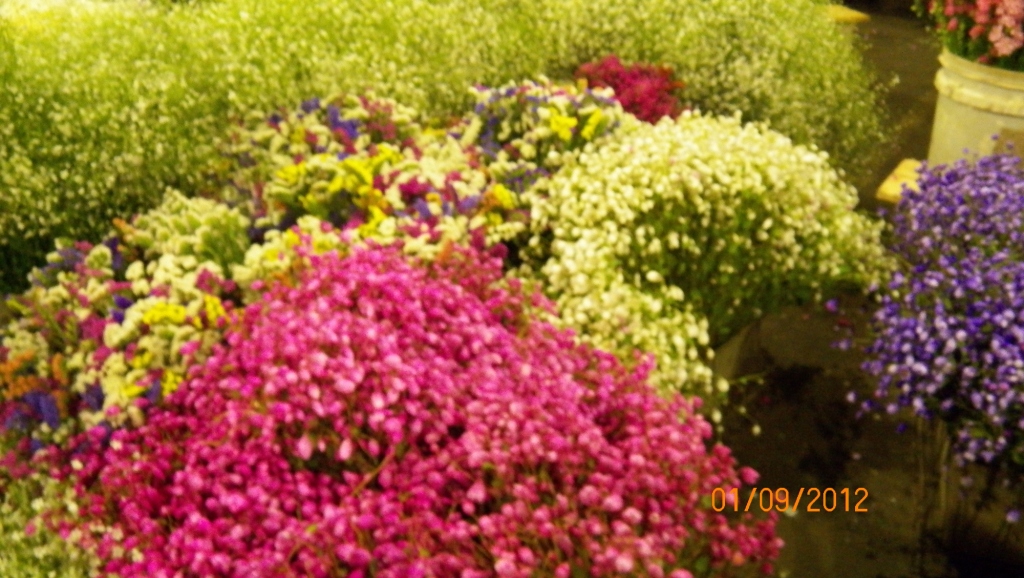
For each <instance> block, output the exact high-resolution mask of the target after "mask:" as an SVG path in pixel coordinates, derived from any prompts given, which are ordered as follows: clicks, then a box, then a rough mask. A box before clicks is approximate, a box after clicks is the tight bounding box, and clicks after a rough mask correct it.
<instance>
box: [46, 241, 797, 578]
mask: <svg viewBox="0 0 1024 578" xmlns="http://www.w3.org/2000/svg"><path fill="white" fill-rule="evenodd" d="M305 243H306V244H305V245H303V246H300V248H302V250H304V251H306V252H307V254H306V257H307V258H308V259H309V263H310V266H309V267H308V268H307V269H305V270H303V271H302V272H301V273H300V274H299V275H298V276H296V277H295V278H294V279H293V280H291V281H290V282H281V283H276V284H274V285H273V286H271V287H269V288H268V289H266V292H265V295H264V297H263V298H262V300H260V301H258V302H256V303H253V304H252V305H250V306H248V307H246V308H245V309H244V310H239V311H236V313H235V316H234V320H233V321H232V323H231V328H230V329H229V330H228V332H227V335H226V342H225V344H224V345H223V346H218V347H217V348H216V349H215V351H214V353H213V354H212V356H211V357H210V358H209V359H208V360H207V361H206V362H205V363H203V364H201V365H197V366H194V367H193V368H192V369H191V370H190V372H189V374H188V376H187V378H186V380H185V382H184V383H183V384H182V385H181V386H180V388H179V389H178V391H177V392H176V393H174V394H173V395H171V396H170V397H169V398H168V400H166V402H165V403H162V404H161V405H160V406H156V407H153V408H151V409H150V411H149V418H148V420H147V421H146V423H145V424H144V425H142V426H141V427H139V428H137V429H134V430H119V431H116V432H114V433H113V435H112V437H111V439H110V443H109V445H107V446H106V449H103V447H104V446H102V445H101V444H98V443H91V442H90V443H88V444H82V443H79V444H77V446H76V450H75V451H76V453H75V454H74V455H63V456H62V455H58V452H57V451H56V450H54V451H53V454H52V455H53V456H54V457H55V458H57V459H58V460H61V461H60V462H59V463H63V464H71V465H70V466H68V465H64V466H62V469H63V471H64V475H66V476H68V478H69V479H71V480H73V481H74V482H75V484H76V488H77V492H78V506H79V507H78V508H77V510H78V511H77V514H76V515H68V516H66V517H64V518H63V519H62V520H55V523H57V524H58V525H59V526H60V528H61V530H62V531H63V532H64V533H65V535H69V534H71V533H74V534H76V535H81V536H83V537H84V538H82V540H83V545H85V546H86V547H88V548H91V549H93V550H94V551H95V552H96V553H97V554H98V555H99V556H100V558H101V559H102V560H103V561H104V571H105V574H106V575H114V574H116V575H118V576H121V577H122V578H132V577H141V576H146V577H149V578H164V577H167V578H169V577H171V576H232V577H243V576H244V577H247V578H248V577H260V576H268V577H269V576H324V577H326V576H335V575H345V576H350V577H363V576H377V577H380V578H386V577H402V578H405V577H425V576H438V577H445V576H460V577H464V578H471V577H481V578H482V577H486V576H500V577H524V578H525V577H528V576H536V575H543V576H555V577H558V578H569V577H570V576H611V575H643V576H652V577H663V576H667V577H671V578H689V577H691V576H692V572H700V571H702V570H708V569H710V570H712V571H714V572H715V575H717V576H733V575H737V574H741V573H751V572H757V571H764V572H770V571H771V561H772V560H773V559H774V558H775V557H776V556H777V554H778V550H779V548H780V546H781V542H780V540H778V539H777V538H776V537H775V534H774V525H775V517H774V516H772V517H770V518H769V519H767V520H758V519H754V518H752V517H751V516H749V515H747V514H744V515H742V517H729V516H726V515H724V514H719V513H715V512H713V511H712V510H711V509H710V508H709V507H708V505H707V504H706V499H707V496H710V494H711V490H712V489H713V488H715V487H719V486H725V487H730V486H740V485H742V484H744V483H746V484H752V483H754V482H755V481H756V473H754V472H753V471H752V470H749V469H748V468H742V469H739V470H737V469H736V466H735V460H734V458H733V457H732V455H731V454H730V452H729V450H728V449H727V448H725V447H724V446H721V445H714V446H713V447H711V448H710V449H709V447H708V445H707V444H708V442H707V440H708V438H709V436H710V435H711V427H710V425H709V424H708V423H707V422H706V421H705V420H704V419H703V418H702V417H701V416H700V415H699V414H698V413H696V410H697V408H698V406H699V403H700V402H699V401H698V400H695V399H694V400H688V399H684V398H682V397H679V396H676V397H673V398H671V399H664V398H661V397H659V396H657V395H656V394H655V393H654V391H653V390H652V389H651V388H650V387H649V386H648V384H647V383H646V373H647V371H648V370H649V369H650V368H649V367H647V366H644V367H641V368H639V369H636V370H627V369H625V368H624V367H623V366H622V365H621V364H620V363H619V362H618V361H617V360H616V359H615V358H614V357H613V356H611V355H610V354H607V353H604V352H601V351H597V350H594V349H592V348H590V347H589V346H585V345H578V344H576V343H575V342H574V339H573V335H572V334H571V333H570V332H566V331H561V330H557V329H555V328H553V327H551V326H550V325H548V324H546V323H541V322H538V321H534V320H532V318H531V315H530V311H531V309H533V308H535V307H550V305H549V304H547V303H546V302H544V301H543V299H542V298H541V297H539V296H537V295H531V294H528V293H527V292H526V291H525V290H524V289H523V288H521V287H520V286H519V284H518V283H517V282H516V281H510V280H506V279H505V278H503V276H502V269H501V262H500V260H498V259H494V258H490V257H485V256H483V255H482V254H480V253H478V252H476V251H473V250H468V249H450V250H447V251H445V252H444V253H443V254H441V255H440V256H439V257H438V258H437V259H436V260H435V261H433V262H431V263H428V264H420V263H414V262H411V261H410V260H409V258H407V257H404V256H403V255H402V253H401V249H400V248H399V247H397V246H392V247H387V248H381V247H379V246H370V247H369V248H364V249H355V250H354V251H353V253H352V254H351V255H350V256H348V257H344V258H343V257H339V256H338V255H337V254H336V253H334V252H330V253H327V254H323V255H316V254H314V253H315V252H314V251H312V250H311V249H310V247H309V244H308V243H309V241H308V239H307V240H306V241H305ZM303 247H304V248H303ZM105 435H106V434H105V432H103V431H99V430H93V431H91V432H89V433H88V434H87V435H85V436H84V437H82V438H79V442H89V441H90V440H91V439H92V436H97V437H102V436H105ZM92 441H96V440H92ZM87 446H88V447H87ZM83 448H85V449H83ZM75 530H79V532H74V531H75Z"/></svg>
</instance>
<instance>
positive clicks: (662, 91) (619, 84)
mask: <svg viewBox="0 0 1024 578" xmlns="http://www.w3.org/2000/svg"><path fill="white" fill-rule="evenodd" d="M576 78H583V79H586V81H587V84H589V85H590V86H594V87H599V88H605V87H608V88H611V89H612V90H614V91H615V98H616V99H617V100H618V101H619V102H620V103H621V104H622V108H623V109H625V110H626V112H629V113H631V114H632V115H633V116H635V117H637V118H639V119H640V120H643V121H647V122H650V123H656V122H658V121H659V120H661V118H662V117H663V116H669V117H672V118H675V117H677V116H679V114H680V113H681V112H682V111H683V107H682V106H681V105H680V104H679V99H678V98H676V93H677V92H678V91H679V90H682V88H683V87H684V86H685V85H684V84H683V83H682V82H679V81H677V80H675V78H674V73H673V72H672V69H671V68H668V67H667V66H652V65H649V64H633V65H630V66H623V64H622V62H621V61H619V58H618V57H617V56H615V55H610V56H606V57H605V59H604V60H601V61H600V62H588V63H586V64H583V65H581V66H580V67H579V68H578V69H577V70H576Z"/></svg>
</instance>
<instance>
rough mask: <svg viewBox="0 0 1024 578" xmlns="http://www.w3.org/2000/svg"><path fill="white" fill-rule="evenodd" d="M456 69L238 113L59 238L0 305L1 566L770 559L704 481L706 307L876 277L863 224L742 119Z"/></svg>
mask: <svg viewBox="0 0 1024 578" xmlns="http://www.w3.org/2000/svg"><path fill="white" fill-rule="evenodd" d="M638 69H639V70H644V71H653V70H657V69H654V68H638ZM660 71H661V72H659V74H666V76H662V77H661V78H662V79H663V80H664V79H665V78H671V76H670V74H669V73H668V72H665V69H660ZM627 88H628V87H627ZM469 93H470V95H471V96H472V97H473V98H474V99H475V101H476V104H475V106H473V107H472V108H471V110H470V111H469V112H468V113H466V114H465V115H463V116H462V117H459V118H455V119H452V120H448V121H447V122H445V121H429V120H425V119H424V118H423V117H421V116H420V115H419V114H418V113H417V112H416V111H414V110H413V109H411V108H407V107H406V106H404V105H402V104H400V103H398V102H397V101H395V100H391V99H388V98H381V97H379V96H376V95H375V94H373V93H365V94H363V95H359V96H356V95H342V96H335V97H327V98H313V99H308V100H306V101H303V102H302V103H301V105H300V106H299V107H297V108H295V109H287V108H284V109H278V110H277V111H274V112H271V113H269V114H267V113H264V114H260V115H251V116H250V117H249V118H247V119H242V120H240V121H239V122H238V123H237V124H236V126H235V127H234V128H232V129H231V130H230V131H229V132H228V134H227V136H226V137H225V138H224V139H223V140H222V141H221V142H220V144H218V145H217V146H218V149H219V150H220V151H221V154H222V155H223V157H222V158H223V161H222V163H221V165H220V166H219V167H215V170H217V171H220V174H219V175H218V177H217V178H218V180H220V181H221V182H224V183H225V186H224V187H223V188H222V189H221V190H216V191H210V192H208V193H207V194H206V195H205V196H202V197H194V198H188V197H186V196H184V195H182V194H181V193H179V192H178V191H176V190H173V189H169V190H167V191H166V192H165V195H164V200H163V202H162V203H161V204H160V205H159V206H158V207H156V208H155V209H152V210H149V211H146V212H144V213H141V214H139V215H137V216H135V217H133V218H130V219H127V220H123V219H115V220H114V221H113V227H112V228H111V229H109V232H108V234H107V236H106V237H104V238H103V239H101V240H100V242H97V243H90V242H87V241H78V242H73V243H72V242H65V241H61V242H60V243H58V245H57V250H56V251H55V252H52V253H51V254H50V255H49V257H48V258H47V262H46V264H45V265H44V266H42V267H38V268H36V269H35V270H34V271H33V273H32V276H31V281H32V287H31V288H30V289H28V290H27V291H25V292H23V293H21V294H19V295H14V296H12V297H11V298H9V299H8V300H7V303H6V305H5V308H6V313H5V314H4V317H5V318H6V321H5V323H6V326H5V327H4V328H3V330H2V333H0V336H2V341H0V391H2V396H3V397H2V405H0V411H2V413H3V418H4V422H3V423H4V429H3V432H4V433H3V437H2V440H3V446H4V451H5V455H4V457H3V462H2V463H3V467H2V468H0V483H2V488H3V501H2V503H0V509H2V511H4V512H5V513H6V515H5V518H4V522H3V526H2V530H3V532H4V533H3V535H2V536H0V540H2V542H3V544H4V547H5V549H7V550H10V551H11V554H10V555H9V556H6V557H0V573H2V574H4V575H7V574H9V575H25V576H34V575H39V576H45V575H60V576H94V575H99V576H120V577H122V578H126V577H129V576H142V575H147V576H149V575H152V576H176V575H187V576H282V575H289V576H291V575H293V576H328V575H337V574H338V573H339V572H340V573H342V574H344V575H353V576H415V575H419V576H492V575H496V576H529V575H533V574H532V572H536V571H539V572H541V574H543V575H551V576H569V577H571V576H580V575H586V576H591V575H592V576H603V575H645V576H648V575H649V576H672V577H676V578H683V577H687V576H733V575H751V574H758V573H764V572H771V568H772V563H773V561H774V559H775V558H776V557H777V555H778V552H779V548H780V547H781V541H780V540H779V539H778V538H777V537H776V536H775V531H774V522H775V514H771V515H768V516H757V517H755V516H753V515H752V514H750V513H742V514H735V515H733V514H730V515H726V514H725V513H724V512H717V511H715V510H713V509H712V508H710V506H709V502H708V501H707V500H708V496H709V495H710V493H711V491H712V490H713V489H714V488H715V487H721V486H731V487H739V486H742V485H752V484H754V483H756V479H757V474H756V473H755V472H753V471H752V470H750V469H749V468H742V467H739V466H738V464H736V463H735V460H734V458H732V456H731V454H730V452H729V450H728V449H727V448H726V447H724V446H722V445H720V444H717V443H713V442H711V441H710V440H708V437H709V436H710V435H711V431H712V427H711V421H709V420H708V419H707V418H706V417H704V415H702V413H701V411H703V410H702V406H703V405H704V404H703V402H702V400H701V399H700V398H699V397H694V396H693V394H694V393H701V394H711V395H712V396H714V395H720V394H721V391H723V390H724V389H725V385H726V384H725V383H724V382H723V381H721V380H718V383H717V385H718V388H719V392H718V393H717V394H713V393H712V392H710V391H708V390H706V387H708V386H709V385H710V384H711V383H712V381H713V380H712V376H711V374H710V371H709V370H708V369H707V367H706V366H705V365H704V363H705V362H706V361H707V359H708V358H710V356H711V355H712V353H713V352H712V351H711V349H710V347H709V346H710V344H711V339H710V338H709V335H712V336H714V337H715V338H716V339H718V338H721V337H724V336H725V335H727V334H728V332H729V331H732V330H733V329H735V328H736V327H737V326H738V324H740V323H742V322H744V320H747V319H750V318H752V317H751V316H756V315H758V314H759V312H758V311H759V310H768V309H770V308H773V307H778V306H780V305H782V304H785V303H788V302H792V300H795V299H801V298H814V297H817V296H818V294H819V293H821V292H823V291H827V290H828V289H829V288H830V287H831V284H833V283H835V282H839V281H852V282H854V283H859V284H864V283H867V282H869V281H870V280H872V279H874V277H873V276H877V275H879V274H881V273H883V272H884V271H885V267H886V265H885V261H884V259H881V260H879V261H878V263H877V267H876V268H871V267H867V266H865V265H864V264H863V263H860V264H859V265H853V264H852V261H856V260H858V259H859V260H864V259H868V258H872V259H873V258H875V257H877V254H876V253H877V251H878V250H879V249H878V248H879V247H880V244H879V243H878V228H877V226H875V225H872V224H870V222H869V221H867V220H866V219H865V218H864V217H861V216H858V215H856V214H855V213H853V212H852V210H851V209H852V204H853V203H852V196H851V195H852V191H851V189H849V188H848V186H846V185H842V184H841V181H839V177H838V173H836V172H835V170H834V169H833V168H831V167H830V166H829V165H828V163H827V161H826V159H825V157H824V155H822V154H820V153H816V152H814V151H812V150H810V149H807V148H804V147H801V146H796V145H793V144H792V143H791V142H790V141H789V140H788V139H786V138H785V137H782V136H781V135H778V134H777V133H774V132H772V131H770V130H768V129H767V128H765V127H763V126H758V125H747V126H744V125H741V124H740V123H739V121H738V120H736V119H735V118H724V119H719V118H715V117H710V116H701V115H699V114H693V113H684V114H683V115H682V116H680V117H679V118H678V119H677V120H672V119H671V118H669V117H666V118H663V119H662V120H660V121H659V122H658V124H656V125H651V124H649V123H646V122H643V121H641V120H639V119H638V118H637V117H635V116H633V115H632V114H630V113H628V112H626V111H625V110H623V106H622V103H620V102H619V101H618V100H617V99H616V97H615V93H614V92H613V91H612V90H611V89H607V88H580V87H577V86H574V85H559V84H557V83H554V82H552V81H550V80H547V79H544V78H541V79H539V80H537V81H532V82H522V83H512V84H506V85H502V86H499V87H497V88H488V87H486V86H480V85H477V86H475V87H473V88H472V89H471V90H470V91H469ZM634 102H635V101H634ZM698 151H715V153H716V154H714V155H711V156H708V155H705V154H704V153H701V152H698ZM637 159H644V160H643V162H641V163H639V164H638V163H637ZM657 167H664V168H663V169H662V170H661V172H659V170H658V169H657ZM673 167H675V168H673ZM211 170H213V169H211ZM796 174H802V175H804V179H806V180H802V179H797V178H795V177H794V175H796ZM613 175H618V176H615V177H614V178H612V177H613ZM645 175H646V176H645ZM633 179H635V180H633ZM804 183H808V184H804ZM810 187H816V189H815V190H816V191H817V194H816V195H814V196H813V197H811V196H808V192H807V191H808V190H809V189H810ZM596 189H601V190H602V191H605V196H604V197H603V198H602V199H600V200H599V199H598V198H596V197H594V195H593V194H592V193H588V192H587V191H592V190H596ZM645 191H646V192H645ZM826 192H827V194H825V193H826ZM633 195H638V196H636V197H635V198H634V196H633ZM645 195H646V197H645ZM657 195H660V197H659V196H657ZM578 203H583V205H581V206H578V207H577V204H578ZM560 207H561V208H564V209H566V210H567V211H569V212H568V213H566V212H561V210H560ZM574 207H575V208H574ZM656 207H657V209H658V215H659V217H658V218H662V217H663V218H670V217H671V218H674V221H675V222H678V223H679V224H680V226H679V227H677V228H676V229H675V231H674V232H673V233H672V234H671V235H669V234H667V232H665V231H664V230H663V229H662V230H660V232H659V227H662V225H659V224H658V223H659V221H658V220H657V218H654V217H653V215H654V212H653V210H654V209H655V208H656ZM648 211H649V212H650V214H651V215H652V217H651V218H652V219H653V220H652V221H651V222H650V223H645V222H644V221H643V215H644V214H647V213H645V212H648ZM717 211H724V212H725V213H723V214H729V215H735V216H738V217H741V218H739V219H732V220H729V219H725V218H721V219H719V218H715V215H716V214H717ZM572 212H576V217H578V218H580V219H590V220H589V221H585V220H580V221H576V222H574V221H572V219H571V218H570V213H572ZM616 214H621V215H626V214H631V215H633V216H634V219H633V220H630V219H625V220H622V219H616V218H615V215H616ZM673 215H674V216H673ZM772 219H774V220H775V224H774V225H773V224H772V223H771V222H770V221H771V220H772ZM691 222H692V223H693V225H694V226H693V227H686V226H682V225H686V224H687V223H691ZM766 223H768V224H767V225H766ZM697 225H700V226H699V227H697ZM698 228H699V229H701V230H703V231H704V232H703V233H698ZM659 235H664V238H662V237H661V236H659ZM701 235H704V236H701ZM716 235H717V236H723V239H725V242H724V243H723V244H718V245H716V244H711V245H708V246H707V247H705V245H706V244H707V242H708V240H710V239H712V238H713V236H716ZM854 241H857V242H858V243H861V244H862V245H858V246H862V247H864V248H863V249H862V252H861V253H856V254H855V253H851V252H849V251H851V249H850V247H852V246H853V243H854ZM659 244H663V245H664V258H661V257H657V255H659V251H657V250H656V249H657V246H658V245H659ZM726 244H728V245H730V246H732V249H728V248H727V247H726V246H725V245H726ZM695 248H697V249H704V250H706V251H708V253H707V254H706V255H702V254H700V253H697V252H692V250H693V249H695ZM574 251H575V252H576V253H574ZM687 251H691V253H687ZM574 254H582V255H588V256H589V258H588V259H582V260H581V259H579V258H578V257H574V256H573V255H574ZM656 257H657V258H656ZM702 259H708V260H709V264H708V267H707V268H704V269H701V268H700V263H701V260H702ZM691 260H692V262H691ZM711 261H713V266H711ZM750 262H753V263H756V264H757V266H758V267H759V268H760V269H761V270H762V271H763V272H764V277H763V278H762V277H760V276H750V277H749V279H750V283H751V285H749V286H747V285H743V284H737V283H735V282H734V281H735V278H734V277H730V275H733V274H735V272H737V271H739V270H740V268H741V267H745V266H746V265H745V264H746V263H750ZM654 263H663V264H664V267H662V266H661V265H658V268H652V267H651V265H652V264H654ZM798 263H799V265H800V266H797V264H798ZM587 267H591V268H592V269H587ZM688 267H689V269H688ZM694 267H695V268H694ZM615 271H618V272H617V273H615ZM581 275H582V278H583V279H584V282H583V283H582V285H581V281H580V276H581ZM616 275H617V276H616ZM769 275H774V276H775V278H776V279H777V282H778V283H780V284H781V285H779V286H778V287H776V288H775V290H777V291H779V292H783V291H788V293H787V294H786V297H785V298H781V297H779V298H777V299H775V300H774V301H773V300H772V299H770V298H767V297H764V295H769V294H770V291H769V288H768V286H767V285H765V286H761V285H757V283H761V284H762V285H764V284H766V283H768V276H769ZM730 284H732V285H735V287H736V291H723V290H722V288H724V287H726V286H727V285H730ZM701 287H704V288H705V289H704V291H703V292H702V291H701V289H700V288H701ZM755 289H756V290H758V291H760V292H761V293H762V294H763V295H761V296H760V297H761V300H760V301H757V300H753V299H751V298H750V296H749V295H747V294H745V293H743V291H748V290H749V291H753V290H755ZM545 293H546V294H547V295H548V296H550V298H551V299H552V300H553V301H548V300H547V298H546V297H544V296H543V294H545ZM780 294H781V293H780ZM588 299H589V300H591V301H592V302H588ZM619 299H622V301H621V303H620V302H618V301H617V300H619ZM602 302H603V303H605V305H607V306H608V308H607V312H608V315H607V316H606V318H605V319H604V321H601V319H602V317H601V316H600V315H595V310H594V309H593V303H602ZM743 307H749V308H750V312H747V313H744V312H741V308H743ZM588 308H589V309H588ZM662 320H663V321H662ZM645 322H647V323H648V324H647V325H643V324H644V323H645ZM602 323H603V324H602ZM622 337H625V339H622ZM679 392H683V393H686V394H688V396H687V397H682V396H680V394H679Z"/></svg>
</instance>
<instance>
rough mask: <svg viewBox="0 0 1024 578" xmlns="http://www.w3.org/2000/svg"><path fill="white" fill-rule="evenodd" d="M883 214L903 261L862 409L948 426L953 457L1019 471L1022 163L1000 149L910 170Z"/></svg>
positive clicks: (1023, 364) (1022, 433)
mask: <svg viewBox="0 0 1024 578" xmlns="http://www.w3.org/2000/svg"><path fill="white" fill-rule="evenodd" d="M919 185H920V186H919V189H920V190H917V191H915V190H909V189H905V190H904V192H903V198H902V199H901V201H900V203H899V205H898V206H897V209H896V214H895V215H894V217H893V222H894V231H893V247H892V248H893V250H894V251H895V252H896V253H897V255H898V256H899V257H900V258H901V260H902V261H903V262H904V263H905V267H904V271H903V272H901V273H899V274H897V275H896V276H895V277H894V278H893V280H892V283H891V284H890V287H889V289H890V293H889V294H887V295H885V296H884V297H883V301H882V305H881V308H880V309H879V310H878V311H877V313H876V314H875V317H874V322H873V323H874V328H875V330H876V334H877V336H876V338H875V341H874V343H873V344H872V345H871V346H870V347H869V349H868V353H869V355H870V358H869V360H868V361H867V362H866V364H865V369H866V370H867V371H868V372H870V373H871V374H873V375H874V376H876V377H877V378H878V380H879V381H878V389H877V391H876V392H875V398H874V399H869V400H865V401H863V402H862V407H863V409H865V410H871V409H880V408H884V409H885V410H886V411H888V412H889V413H896V412H897V411H898V410H899V409H900V408H904V407H907V408H912V410H913V411H914V412H915V414H917V415H919V416H923V417H926V418H929V419H932V418H937V419H942V420H945V421H946V422H948V423H949V425H950V428H951V433H952V435H953V436H954V448H955V452H956V458H957V460H958V462H959V463H961V464H964V463H970V462H981V463H988V464H993V465H995V466H998V467H1003V468H1005V472H1006V473H1008V474H1010V475H1011V476H1018V475H1020V473H1021V472H1024V252H1022V247H1024V245H1022V244H1021V241H1022V240H1024V239H1022V238H1024V168H1022V167H1021V166H1020V159H1018V158H1016V157H1012V156H1004V155H999V156H990V157H985V158H981V159H979V160H978V161H977V162H976V163H968V162H967V161H960V162H958V163H957V164H956V165H954V166H952V167H947V166H939V167H935V168H926V169H924V170H922V172H921V176H920V179H919Z"/></svg>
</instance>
